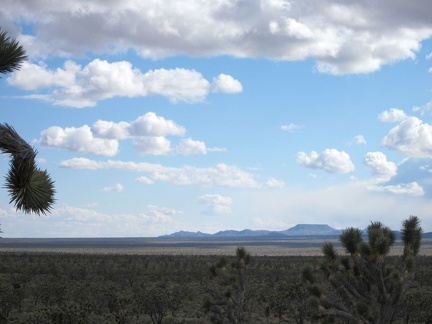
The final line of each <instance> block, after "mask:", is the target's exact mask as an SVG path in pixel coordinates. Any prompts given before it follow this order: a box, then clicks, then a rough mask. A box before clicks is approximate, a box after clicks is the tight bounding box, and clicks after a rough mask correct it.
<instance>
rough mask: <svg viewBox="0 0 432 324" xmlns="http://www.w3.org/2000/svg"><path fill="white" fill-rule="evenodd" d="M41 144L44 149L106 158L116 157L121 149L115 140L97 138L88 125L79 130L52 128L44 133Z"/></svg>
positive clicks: (73, 128) (40, 140)
mask: <svg viewBox="0 0 432 324" xmlns="http://www.w3.org/2000/svg"><path fill="white" fill-rule="evenodd" d="M39 144H40V145H41V146H43V147H51V148H60V149H66V150H70V151H75V152H80V153H90V154H96V155H104V156H114V155H116V154H117V151H118V147H119V144H118V141H117V140H115V139H104V138H95V137H94V135H93V133H92V131H91V129H90V127H89V126H87V125H84V126H82V127H79V128H75V127H67V128H61V127H58V126H52V127H50V128H48V129H46V130H44V131H42V133H41V137H40V139H39Z"/></svg>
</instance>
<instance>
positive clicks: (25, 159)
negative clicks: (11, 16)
mask: <svg viewBox="0 0 432 324" xmlns="http://www.w3.org/2000/svg"><path fill="white" fill-rule="evenodd" d="M26 58H27V55H26V53H25V50H24V48H23V47H22V46H21V45H20V44H19V43H18V41H16V40H15V39H10V38H9V37H8V36H7V34H6V32H4V31H1V29H0V73H1V74H5V73H9V72H13V71H15V70H18V69H19V68H20V66H21V63H22V62H23V61H24V60H25V59H26ZM0 150H1V152H2V153H6V154H10V155H11V161H10V169H9V172H8V174H7V176H6V188H7V189H8V191H9V195H10V198H11V199H10V202H11V203H14V204H15V207H16V208H17V209H19V210H22V211H24V212H25V213H32V212H33V213H36V214H41V213H42V214H45V213H46V212H49V211H50V210H51V208H52V204H53V203H54V193H55V190H54V182H53V181H52V180H51V178H50V176H49V174H48V173H47V171H45V170H41V169H39V168H37V166H36V162H35V157H36V154H37V152H36V151H35V150H34V149H33V148H32V147H31V146H30V145H29V144H28V143H27V142H26V141H24V140H23V139H22V138H21V137H20V136H19V135H18V133H17V132H16V131H15V129H14V128H13V127H11V126H9V125H8V124H1V123H0Z"/></svg>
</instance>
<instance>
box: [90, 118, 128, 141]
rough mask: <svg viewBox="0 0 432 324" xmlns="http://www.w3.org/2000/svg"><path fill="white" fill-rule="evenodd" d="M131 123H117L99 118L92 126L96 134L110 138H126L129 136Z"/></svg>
mask: <svg viewBox="0 0 432 324" xmlns="http://www.w3.org/2000/svg"><path fill="white" fill-rule="evenodd" d="M128 128H129V123H126V122H119V123H115V122H112V121H106V120H97V121H96V122H95V123H93V125H92V126H91V131H92V132H93V134H94V136H96V137H99V138H108V139H124V138H127V137H128V132H129V131H128Z"/></svg>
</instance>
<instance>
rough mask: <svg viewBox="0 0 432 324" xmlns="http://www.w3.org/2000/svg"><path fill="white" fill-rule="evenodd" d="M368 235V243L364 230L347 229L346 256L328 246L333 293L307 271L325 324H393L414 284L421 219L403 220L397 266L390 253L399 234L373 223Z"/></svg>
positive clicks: (326, 266) (326, 265)
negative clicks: (334, 323)
mask: <svg viewBox="0 0 432 324" xmlns="http://www.w3.org/2000/svg"><path fill="white" fill-rule="evenodd" d="M366 232H367V241H365V240H364V239H363V237H364V235H362V231H361V230H360V229H356V228H348V229H346V230H345V231H344V232H343V233H342V234H341V235H340V237H339V241H340V242H341V245H342V247H343V249H344V252H345V253H344V254H340V253H339V252H338V251H337V250H336V248H335V247H334V245H333V244H332V243H328V242H326V243H324V245H323V248H322V252H323V254H324V260H323V262H322V264H321V266H320V269H319V270H320V271H319V273H320V274H321V276H323V277H324V279H325V280H326V281H327V283H328V284H329V285H330V286H331V287H332V288H333V290H332V291H331V292H330V291H328V289H325V288H323V286H322V285H321V283H320V279H319V277H318V276H317V273H315V272H313V271H312V270H311V269H305V270H304V271H303V279H304V280H305V281H306V282H307V283H308V284H309V293H310V296H311V299H312V300H313V301H314V303H312V304H313V305H315V306H314V309H315V316H316V318H317V319H319V320H320V321H324V322H326V321H336V320H342V321H346V322H355V323H357V322H361V323H371V324H372V323H374V324H384V323H385V324H388V323H392V320H393V317H394V314H395V312H396V310H397V307H398V303H399V301H400V299H401V297H403V296H404V294H405V292H406V291H407V290H408V288H409V287H410V285H411V283H412V281H413V280H414V274H415V273H414V271H415V262H414V261H415V256H416V255H417V254H418V252H419V249H420V243H421V234H422V229H421V227H420V220H419V218H418V217H416V216H410V217H409V218H408V219H407V220H405V221H403V223H402V230H401V238H402V243H403V245H404V253H403V255H402V258H399V259H397V260H394V259H393V262H390V261H389V258H388V254H389V252H390V249H391V247H392V246H393V245H394V243H395V242H396V233H395V232H393V231H391V230H390V228H389V227H386V226H384V225H383V224H381V223H380V222H372V223H371V224H370V225H369V226H368V228H367V231H366Z"/></svg>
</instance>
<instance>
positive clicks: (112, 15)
mask: <svg viewBox="0 0 432 324" xmlns="http://www.w3.org/2000/svg"><path fill="white" fill-rule="evenodd" d="M389 7H391V10H389ZM0 14H1V16H2V18H3V24H4V25H6V26H12V25H13V24H18V23H19V22H21V21H25V22H26V24H27V25H30V26H32V28H26V29H23V30H26V31H27V30H32V31H34V32H31V34H23V35H20V39H21V40H22V41H25V45H26V48H29V49H31V53H32V54H33V55H39V56H42V57H43V56H49V55H51V54H53V55H62V56H71V55H76V56H78V55H81V56H82V55H84V54H85V53H87V52H94V53H101V52H108V53H118V52H126V51H127V50H129V49H132V50H134V51H135V52H136V53H138V54H139V55H141V56H142V57H150V58H159V57H166V56H174V55H179V54H186V55H190V56H200V57H203V56H216V55H230V56H235V57H251V58H257V57H258V58H263V57H264V58H268V59H275V60H303V59H307V58H315V59H316V61H317V68H318V70H319V71H321V72H326V73H333V74H346V73H369V72H373V71H376V70H379V69H380V68H381V66H383V65H385V64H389V63H392V62H395V61H398V60H404V59H414V58H415V56H416V53H417V52H418V51H419V49H420V47H421V42H422V41H423V40H425V39H427V38H429V37H430V36H431V35H432V23H431V21H430V16H431V14H432V13H431V9H430V5H429V3H428V2H427V1H424V2H419V3H416V5H415V6H414V5H407V3H406V2H405V1H397V2H394V1H388V0H386V1H375V2H373V3H361V2H356V3H355V4H353V3H351V2H340V1H335V0H323V1H315V2H314V3H313V5H311V4H310V3H308V2H303V1H296V2H290V3H286V2H284V3H283V4H281V1H266V2H262V3H261V2H256V1H239V2H219V1H211V0H205V1H201V0H192V1H188V2H187V4H185V3H179V2H176V1H168V3H167V2H163V3H161V2H158V1H145V2H136V1H121V2H99V1H96V0H93V1H86V2H85V3H81V2H69V1H66V2H63V3H61V4H56V6H52V4H51V3H49V2H38V5H37V6H35V5H34V4H33V3H32V2H28V1H22V2H18V3H17V2H16V1H6V2H5V3H4V4H3V5H2V7H1V8H0ZM46 17H49V19H47V18H46ZM16 29H18V27H17V28H16ZM162 92H163V91H162ZM168 96H169V97H170V98H173V99H175V100H184V99H185V97H183V96H177V95H173V94H168ZM196 98H197V97H196V93H194V95H193V96H192V98H191V96H190V94H188V95H187V96H186V99H187V100H190V99H196ZM198 98H200V96H199V95H198ZM57 103H59V102H57ZM72 103H73V101H72V102H69V104H72ZM93 104H94V102H93ZM75 105H78V103H77V102H75Z"/></svg>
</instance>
